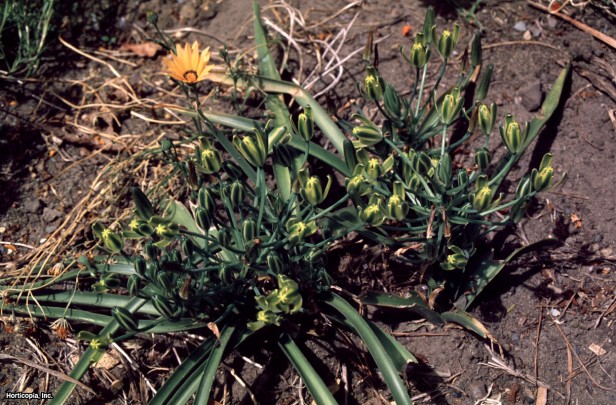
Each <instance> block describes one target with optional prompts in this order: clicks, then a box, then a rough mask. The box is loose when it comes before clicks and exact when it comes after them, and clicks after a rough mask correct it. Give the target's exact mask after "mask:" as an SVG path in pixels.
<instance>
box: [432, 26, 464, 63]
mask: <svg viewBox="0 0 616 405" xmlns="http://www.w3.org/2000/svg"><path fill="white" fill-rule="evenodd" d="M431 34H432V42H433V43H434V44H435V45H436V49H437V50H438V52H439V53H440V54H441V56H442V57H443V59H447V58H449V57H450V56H451V53H452V52H453V49H454V48H455V47H456V45H457V44H458V38H459V36H460V26H459V25H458V23H454V24H453V32H450V31H449V30H445V31H443V33H442V34H441V37H440V38H437V37H436V25H434V26H432V33H431Z"/></svg>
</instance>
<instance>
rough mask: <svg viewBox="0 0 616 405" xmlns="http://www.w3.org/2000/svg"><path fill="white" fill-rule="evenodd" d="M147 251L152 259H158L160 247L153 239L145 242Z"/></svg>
mask: <svg viewBox="0 0 616 405" xmlns="http://www.w3.org/2000/svg"><path fill="white" fill-rule="evenodd" d="M144 247H145V253H146V254H147V255H148V258H149V259H150V260H156V259H158V253H159V250H158V247H156V246H155V245H154V244H153V243H152V242H151V241H148V242H146V244H145V246H144Z"/></svg>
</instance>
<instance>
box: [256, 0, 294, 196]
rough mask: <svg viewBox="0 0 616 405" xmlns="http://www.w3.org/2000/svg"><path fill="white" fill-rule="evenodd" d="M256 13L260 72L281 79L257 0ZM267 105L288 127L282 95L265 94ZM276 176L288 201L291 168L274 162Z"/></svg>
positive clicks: (278, 123)
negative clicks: (270, 49) (269, 45)
mask: <svg viewBox="0 0 616 405" xmlns="http://www.w3.org/2000/svg"><path fill="white" fill-rule="evenodd" d="M252 9H253V13H254V30H255V42H256V44H257V55H259V73H260V74H261V75H262V76H264V77H268V78H270V79H274V80H280V75H279V74H278V70H276V65H275V64H274V60H273V58H272V54H271V53H270V51H269V47H268V42H267V33H266V32H265V28H264V27H263V24H262V23H261V9H260V7H259V3H257V2H256V1H255V2H253V3H252ZM265 105H266V107H267V108H268V109H269V110H270V111H272V112H273V113H274V123H275V125H276V127H288V126H289V120H290V119H291V114H290V113H289V110H288V109H287V106H286V105H285V104H284V102H283V101H282V99H281V98H280V96H277V95H271V94H268V95H266V96H265ZM274 176H275V177H276V185H277V187H278V190H279V191H280V194H281V196H282V198H283V199H284V200H285V201H286V200H288V199H289V196H290V195H291V173H290V171H289V168H287V167H285V166H283V165H280V164H274Z"/></svg>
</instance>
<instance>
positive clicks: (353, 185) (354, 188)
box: [345, 174, 371, 196]
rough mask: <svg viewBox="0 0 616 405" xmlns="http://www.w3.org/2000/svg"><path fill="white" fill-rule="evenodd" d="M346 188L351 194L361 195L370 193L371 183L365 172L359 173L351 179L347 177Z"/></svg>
mask: <svg viewBox="0 0 616 405" xmlns="http://www.w3.org/2000/svg"><path fill="white" fill-rule="evenodd" d="M345 183H346V184H345V185H346V190H347V192H348V193H349V194H357V195H359V196H365V195H366V194H368V193H370V189H371V187H370V183H369V182H368V180H366V178H365V177H364V175H363V174H357V175H355V176H353V177H351V178H350V179H347V180H346V182H345Z"/></svg>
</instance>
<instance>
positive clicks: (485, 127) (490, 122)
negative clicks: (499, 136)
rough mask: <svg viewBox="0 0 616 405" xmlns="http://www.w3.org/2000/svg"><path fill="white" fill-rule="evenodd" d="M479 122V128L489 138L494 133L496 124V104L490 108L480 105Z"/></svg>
mask: <svg viewBox="0 0 616 405" xmlns="http://www.w3.org/2000/svg"><path fill="white" fill-rule="evenodd" d="M477 121H478V123H479V128H481V130H482V131H483V133H484V134H485V135H486V136H487V135H490V134H491V133H492V130H493V129H494V124H495V123H496V104H495V103H492V104H490V107H488V106H487V105H485V104H483V103H481V102H480V103H479V107H478V115H477Z"/></svg>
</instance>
